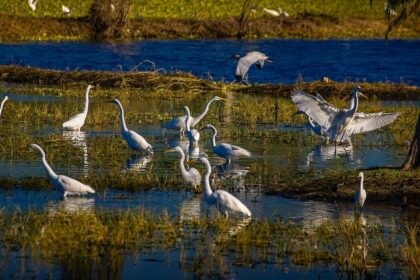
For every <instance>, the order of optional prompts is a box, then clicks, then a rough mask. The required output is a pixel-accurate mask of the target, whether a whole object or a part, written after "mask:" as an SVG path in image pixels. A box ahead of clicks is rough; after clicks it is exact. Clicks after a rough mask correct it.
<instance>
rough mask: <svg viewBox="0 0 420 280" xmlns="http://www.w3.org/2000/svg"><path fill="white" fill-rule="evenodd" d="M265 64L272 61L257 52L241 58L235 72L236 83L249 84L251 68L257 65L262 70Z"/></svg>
mask: <svg viewBox="0 0 420 280" xmlns="http://www.w3.org/2000/svg"><path fill="white" fill-rule="evenodd" d="M264 62H271V60H269V59H268V56H266V55H265V54H263V53H261V52H256V51H254V52H249V53H247V54H246V56H244V57H241V58H239V61H238V65H237V66H236V71H235V76H236V81H238V82H240V83H244V84H247V83H248V71H249V68H251V66H252V65H253V64H255V65H256V66H257V68H259V69H262V68H263V67H264Z"/></svg>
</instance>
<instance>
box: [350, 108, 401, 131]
mask: <svg viewBox="0 0 420 280" xmlns="http://www.w3.org/2000/svg"><path fill="white" fill-rule="evenodd" d="M399 115H400V113H382V112H381V113H374V114H365V113H356V114H355V115H354V118H353V120H352V121H351V122H350V123H349V124H348V126H347V129H346V132H347V133H348V134H350V135H351V134H357V133H362V132H367V131H372V130H375V129H378V128H381V127H383V126H385V125H388V124H390V123H392V122H394V121H395V120H396V119H397V118H398V116H399Z"/></svg>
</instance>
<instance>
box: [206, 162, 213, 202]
mask: <svg viewBox="0 0 420 280" xmlns="http://www.w3.org/2000/svg"><path fill="white" fill-rule="evenodd" d="M206 167H207V171H206V175H204V193H205V194H206V196H207V197H209V196H211V195H212V193H213V191H212V190H211V187H210V174H211V165H210V163H209V162H207V163H206Z"/></svg>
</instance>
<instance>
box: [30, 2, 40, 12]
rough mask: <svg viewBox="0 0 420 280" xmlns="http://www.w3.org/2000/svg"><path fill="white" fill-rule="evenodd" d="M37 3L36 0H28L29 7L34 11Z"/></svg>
mask: <svg viewBox="0 0 420 280" xmlns="http://www.w3.org/2000/svg"><path fill="white" fill-rule="evenodd" d="M37 3H38V0H28V4H29V8H31V10H32V11H34V12H35V11H36V4H37Z"/></svg>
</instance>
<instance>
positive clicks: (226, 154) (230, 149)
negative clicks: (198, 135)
mask: <svg viewBox="0 0 420 280" xmlns="http://www.w3.org/2000/svg"><path fill="white" fill-rule="evenodd" d="M203 129H210V130H211V131H212V133H213V138H212V148H213V152H214V153H215V154H216V155H218V156H219V157H222V158H225V159H226V163H230V161H231V159H237V158H240V157H250V156H251V153H250V152H248V151H247V150H245V149H244V148H241V147H238V146H235V145H231V144H227V143H221V144H219V145H216V135H217V129H216V128H215V127H214V126H212V125H211V124H208V125H206V126H205V127H204V128H203Z"/></svg>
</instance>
